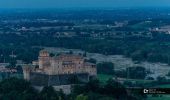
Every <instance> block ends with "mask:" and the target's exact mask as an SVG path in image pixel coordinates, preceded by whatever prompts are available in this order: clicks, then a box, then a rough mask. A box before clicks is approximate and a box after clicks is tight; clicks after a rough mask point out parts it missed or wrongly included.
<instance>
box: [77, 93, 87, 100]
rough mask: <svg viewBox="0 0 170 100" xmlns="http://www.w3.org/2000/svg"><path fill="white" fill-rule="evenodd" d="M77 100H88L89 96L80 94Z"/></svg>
mask: <svg viewBox="0 0 170 100" xmlns="http://www.w3.org/2000/svg"><path fill="white" fill-rule="evenodd" d="M75 100H88V97H87V96H84V95H83V94H80V95H78V96H77V97H76V99H75Z"/></svg>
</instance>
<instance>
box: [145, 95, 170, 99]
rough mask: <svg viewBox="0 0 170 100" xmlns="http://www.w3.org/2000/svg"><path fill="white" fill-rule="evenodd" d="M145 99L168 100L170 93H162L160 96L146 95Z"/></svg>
mask: <svg viewBox="0 0 170 100" xmlns="http://www.w3.org/2000/svg"><path fill="white" fill-rule="evenodd" d="M147 100H170V95H162V97H152V96H151V95H150V96H148V98H147Z"/></svg>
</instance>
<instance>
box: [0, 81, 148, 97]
mask: <svg viewBox="0 0 170 100" xmlns="http://www.w3.org/2000/svg"><path fill="white" fill-rule="evenodd" d="M0 91H1V92H0V99H1V100H115V99H118V100H139V99H142V98H146V96H145V95H140V94H136V95H135V96H133V95H129V94H127V91H126V89H125V88H124V86H123V85H121V84H120V83H118V82H116V81H114V80H112V79H109V80H108V81H107V83H106V84H105V85H102V84H101V83H100V82H99V81H98V80H91V81H89V82H88V83H87V84H85V85H75V86H74V88H73V90H72V93H71V94H69V95H66V94H64V93H63V92H62V90H60V91H55V90H54V89H53V87H52V86H45V87H44V88H43V90H42V91H40V92H39V91H37V90H35V89H34V88H33V87H32V86H31V85H30V83H29V82H27V81H25V80H22V79H17V78H10V79H6V80H3V81H2V82H0ZM138 92H139V91H138ZM120 94H121V95H120Z"/></svg>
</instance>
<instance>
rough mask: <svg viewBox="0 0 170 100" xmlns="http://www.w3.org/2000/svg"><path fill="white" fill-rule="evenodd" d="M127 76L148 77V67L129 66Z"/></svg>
mask: <svg viewBox="0 0 170 100" xmlns="http://www.w3.org/2000/svg"><path fill="white" fill-rule="evenodd" d="M126 73H127V77H128V78H132V79H144V78H145V77H146V69H145V68H144V67H140V66H137V67H129V68H127V69H126Z"/></svg>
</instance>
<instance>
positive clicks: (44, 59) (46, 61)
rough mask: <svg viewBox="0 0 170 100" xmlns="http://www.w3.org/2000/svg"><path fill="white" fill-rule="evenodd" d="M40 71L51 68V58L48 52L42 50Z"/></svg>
mask: <svg viewBox="0 0 170 100" xmlns="http://www.w3.org/2000/svg"><path fill="white" fill-rule="evenodd" d="M38 59H39V62H38V63H39V69H45V68H46V67H49V66H50V56H49V53H48V51H46V50H41V51H40V53H39V57H38Z"/></svg>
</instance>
